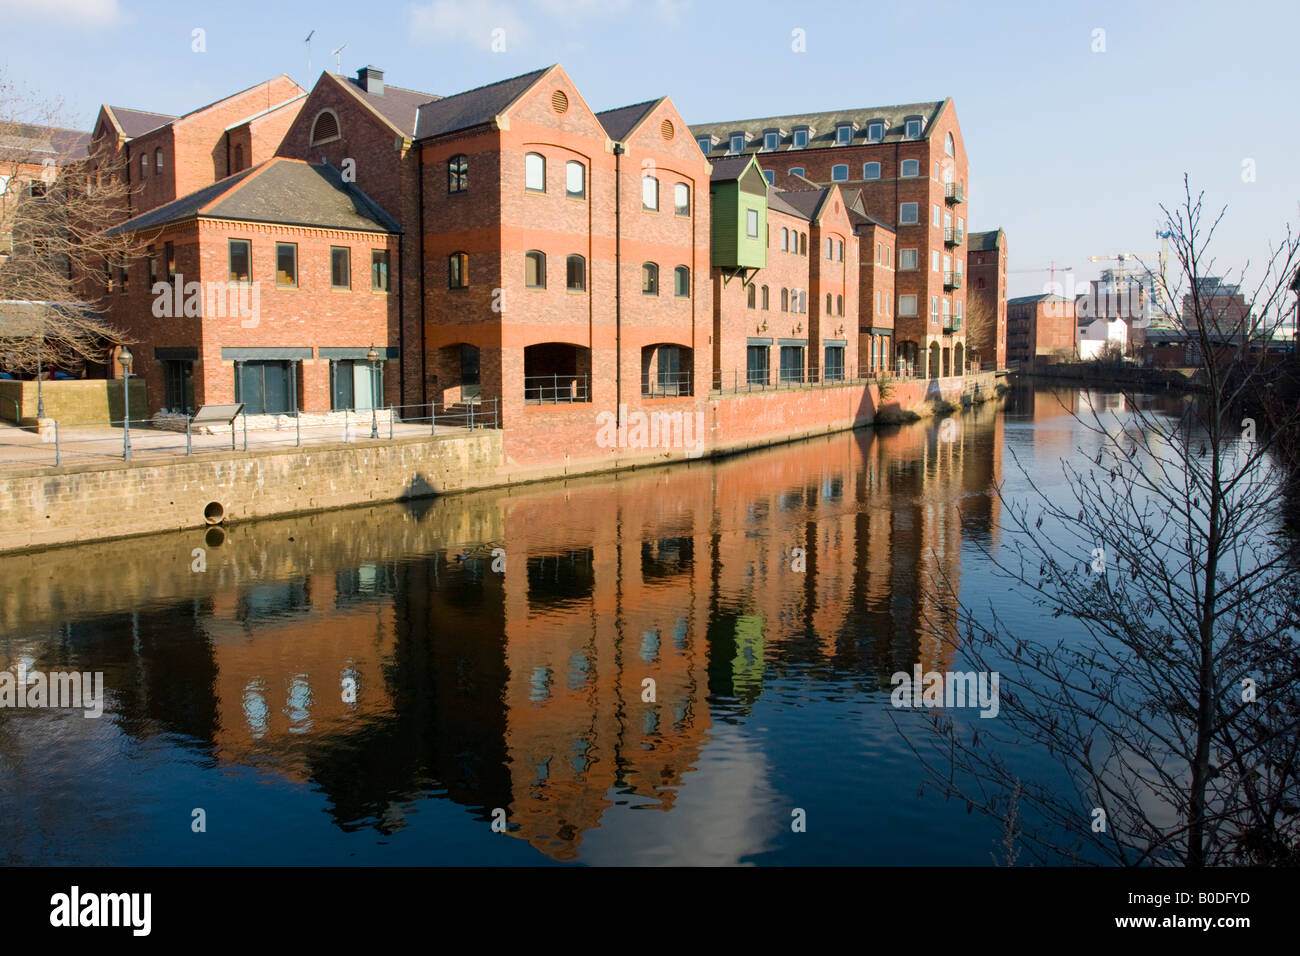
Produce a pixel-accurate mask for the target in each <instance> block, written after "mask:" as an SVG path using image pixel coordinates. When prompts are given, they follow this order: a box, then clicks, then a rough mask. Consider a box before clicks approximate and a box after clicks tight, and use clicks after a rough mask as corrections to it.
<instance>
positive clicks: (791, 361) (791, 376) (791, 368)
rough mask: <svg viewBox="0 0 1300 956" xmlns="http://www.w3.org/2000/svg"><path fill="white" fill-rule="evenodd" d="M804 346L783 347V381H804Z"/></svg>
mask: <svg viewBox="0 0 1300 956" xmlns="http://www.w3.org/2000/svg"><path fill="white" fill-rule="evenodd" d="M803 352H804V349H803V346H801V345H783V346H781V381H783V382H802V381H803Z"/></svg>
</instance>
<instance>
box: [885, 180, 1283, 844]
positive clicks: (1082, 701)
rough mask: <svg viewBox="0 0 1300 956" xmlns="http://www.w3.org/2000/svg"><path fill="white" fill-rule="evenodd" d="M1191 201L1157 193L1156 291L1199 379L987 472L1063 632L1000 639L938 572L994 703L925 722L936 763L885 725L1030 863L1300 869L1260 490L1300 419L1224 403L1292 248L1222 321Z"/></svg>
mask: <svg viewBox="0 0 1300 956" xmlns="http://www.w3.org/2000/svg"><path fill="white" fill-rule="evenodd" d="M1202 200H1203V197H1202V196H1200V195H1193V193H1192V191H1191V188H1190V186H1188V185H1187V184H1186V182H1185V198H1184V201H1183V202H1182V204H1181V205H1180V206H1179V207H1177V208H1176V209H1174V210H1172V211H1170V210H1168V209H1164V208H1163V207H1162V211H1163V212H1164V214H1165V217H1166V219H1167V228H1168V229H1169V231H1170V232H1171V233H1172V239H1171V244H1172V247H1173V251H1174V258H1175V265H1176V266H1177V273H1178V276H1177V277H1176V278H1175V280H1174V284H1173V285H1166V288H1165V289H1164V291H1165V292H1166V293H1167V298H1168V301H1171V302H1180V301H1181V302H1185V304H1186V307H1185V308H1184V309H1183V312H1184V315H1183V316H1182V318H1181V321H1182V324H1183V327H1184V328H1186V329H1187V330H1188V333H1189V334H1190V335H1193V336H1194V338H1195V341H1197V342H1198V343H1199V345H1200V349H1201V355H1202V356H1203V362H1202V367H1201V370H1200V371H1201V377H1200V378H1201V383H1200V389H1199V391H1197V392H1196V393H1195V394H1194V395H1191V396H1185V397H1183V398H1181V399H1176V400H1175V403H1174V404H1175V407H1172V408H1171V407H1170V403H1169V402H1165V403H1161V402H1159V401H1156V400H1154V399H1153V398H1152V397H1150V396H1143V395H1139V394H1134V393H1129V394H1126V395H1125V396H1124V401H1125V404H1126V406H1127V408H1128V410H1129V413H1130V417H1128V418H1121V417H1119V416H1117V415H1115V414H1112V413H1111V412H1108V411H1107V410H1105V409H1103V408H1101V407H1098V406H1097V404H1095V403H1093V404H1089V405H1088V406H1087V407H1085V408H1083V409H1080V410H1076V411H1075V415H1076V418H1077V419H1078V421H1079V422H1080V424H1081V426H1082V431H1083V435H1084V436H1085V438H1084V442H1085V444H1086V447H1084V446H1083V445H1081V446H1080V448H1078V449H1077V450H1076V453H1075V455H1074V456H1072V457H1071V458H1070V459H1069V460H1063V461H1062V468H1063V471H1064V474H1065V477H1066V479H1067V487H1066V488H1065V489H1064V490H1062V489H1061V487H1060V486H1059V485H1055V486H1053V484H1052V483H1050V482H1046V481H1035V480H1033V479H1032V477H1030V478H1029V481H1030V487H1031V489H1032V490H1031V493H1030V494H1029V495H1028V497H1027V499H1020V500H1011V499H1009V498H1008V497H1007V496H1006V495H1005V493H1004V490H1003V489H1002V488H999V494H1000V495H1001V496H1002V500H1003V504H1004V509H1003V513H1004V515H1005V518H1004V529H1003V535H1004V538H1003V540H1004V547H1003V549H1002V550H1000V551H999V552H997V553H992V552H990V559H991V560H992V561H993V563H994V564H995V565H996V566H997V567H998V568H999V569H1000V571H1001V572H1002V573H1003V574H1005V575H1007V576H1008V577H1009V578H1010V579H1011V581H1012V582H1014V584H1015V586H1016V587H1017V588H1022V589H1027V590H1028V592H1029V593H1030V594H1031V595H1032V596H1033V598H1034V600H1035V602H1036V603H1037V604H1039V605H1040V606H1041V607H1043V608H1044V609H1045V610H1047V611H1050V613H1051V615H1052V616H1053V617H1054V618H1058V619H1060V618H1064V619H1067V620H1072V621H1074V622H1077V624H1076V625H1075V626H1073V627H1068V628H1066V629H1065V632H1064V633H1061V634H1059V635H1051V634H1050V632H1049V634H1048V635H1047V636H1045V635H1044V634H1043V631H1042V630H1041V629H1040V630H1038V631H1037V632H1036V633H1023V632H1021V633H1015V629H1014V628H1012V627H1010V626H1009V624H1008V622H1007V621H1006V620H1005V619H1004V617H1003V615H1001V614H999V613H998V609H997V608H996V607H995V606H992V605H990V606H989V607H988V608H985V609H977V608H973V607H968V606H963V605H961V604H960V602H958V601H957V598H956V595H955V592H954V591H953V589H952V588H951V587H949V586H948V585H947V583H946V582H939V586H940V588H941V593H942V594H943V595H944V602H945V605H946V606H947V607H949V608H952V607H956V608H957V609H958V615H959V620H960V623H961V626H960V628H959V630H958V636H957V637H955V638H954V637H950V638H948V639H949V640H951V641H953V642H954V643H956V644H959V646H958V647H956V648H955V651H956V652H957V653H960V654H962V655H964V657H965V658H966V659H967V660H968V661H969V662H971V664H972V665H973V666H974V667H975V668H977V669H980V670H986V671H998V672H999V674H1000V680H1001V688H1002V692H1001V707H1000V710H999V715H998V718H997V719H996V720H990V721H983V720H976V721H975V723H976V724H979V725H981V726H979V728H978V731H977V732H975V733H973V734H972V733H971V731H970V729H969V728H967V729H965V730H962V729H961V727H960V726H959V724H958V721H956V720H954V719H953V718H952V717H951V716H944V715H940V716H932V717H931V721H930V724H931V726H932V728H933V729H934V730H935V731H937V733H938V738H937V740H938V741H939V743H940V744H941V745H942V746H941V750H940V751H939V752H941V754H942V756H936V750H935V748H934V747H933V746H928V745H925V744H923V743H922V742H921V741H922V738H918V737H913V736H912V735H911V733H910V731H909V730H908V729H907V728H906V727H904V728H903V730H904V734H905V736H907V737H908V739H909V741H910V742H911V743H912V744H913V749H914V750H915V751H916V753H917V754H918V756H919V757H920V758H921V759H922V760H923V762H924V763H925V765H926V766H927V767H928V768H929V770H930V771H931V773H932V774H933V778H934V780H935V781H936V782H938V783H940V784H941V786H942V787H943V788H944V789H945V790H946V791H947V792H949V793H950V794H955V795H959V796H961V797H964V798H965V799H966V800H968V801H969V805H970V807H971V808H973V809H974V808H977V809H979V810H981V811H982V812H984V813H987V814H990V815H991V816H993V817H995V818H997V819H999V820H1001V821H1002V823H1003V825H1004V828H1006V829H1007V832H1011V828H1012V827H1015V830H1016V833H1017V840H1018V842H1019V844H1020V845H1022V846H1023V847H1024V849H1025V850H1026V852H1027V854H1028V855H1029V856H1030V857H1031V858H1033V859H1036V860H1039V861H1057V862H1059V861H1061V860H1073V861H1083V860H1087V861H1093V862H1096V861H1101V860H1110V861H1111V862H1115V863H1120V864H1126V865H1133V864H1167V865H1186V866H1204V865H1215V864H1224V863H1279V862H1290V863H1295V862H1298V861H1300V776H1298V774H1300V763H1298V761H1297V756H1298V752H1300V689H1298V688H1300V685H1298V683H1297V680H1298V678H1300V643H1298V642H1297V634H1298V631H1300V619H1298V616H1297V608H1298V606H1300V603H1298V601H1300V584H1298V582H1300V573H1297V561H1296V557H1295V548H1294V543H1293V542H1291V541H1288V540H1287V539H1286V538H1285V536H1284V535H1283V534H1282V531H1281V523H1280V520H1279V514H1278V508H1277V506H1276V498H1277V492H1278V489H1279V488H1280V487H1281V486H1282V485H1283V484H1284V482H1285V480H1286V476H1287V474H1288V472H1290V471H1293V470H1294V468H1295V466H1296V462H1295V461H1294V460H1292V459H1291V458H1290V456H1289V453H1288V452H1286V447H1287V445H1286V444H1285V439H1286V436H1287V435H1292V436H1293V435H1294V434H1295V431H1296V429H1297V427H1298V426H1300V411H1298V410H1297V407H1296V404H1295V402H1294V401H1292V402H1291V403H1290V407H1289V408H1284V407H1282V406H1280V405H1278V404H1277V403H1274V405H1273V406H1272V411H1271V413H1270V416H1271V417H1270V418H1269V419H1268V420H1267V421H1258V420H1256V419H1253V418H1250V417H1243V414H1242V409H1243V407H1249V406H1248V403H1249V402H1252V401H1254V400H1255V398H1256V397H1257V395H1258V394H1259V393H1261V392H1267V391H1268V390H1269V385H1270V380H1271V375H1272V371H1271V370H1272V369H1273V368H1275V367H1276V359H1275V358H1270V357H1269V354H1268V345H1269V344H1270V343H1271V342H1272V341H1274V334H1275V332H1276V330H1277V329H1278V327H1279V325H1280V324H1281V323H1282V322H1283V320H1284V317H1285V314H1286V312H1287V311H1288V310H1289V309H1290V302H1289V300H1288V297H1287V284H1288V282H1289V281H1290V280H1291V277H1292V275H1293V274H1294V273H1295V270H1296V267H1297V264H1300V241H1297V238H1296V237H1295V236H1294V235H1293V234H1292V232H1291V230H1290V229H1288V230H1287V233H1286V236H1285V238H1284V239H1283V240H1282V241H1281V242H1280V243H1279V244H1278V245H1277V246H1275V247H1272V248H1271V249H1270V252H1269V255H1268V257H1267V259H1266V261H1265V263H1264V267H1263V276H1262V278H1261V279H1260V280H1259V281H1258V282H1257V283H1256V284H1255V285H1254V287H1253V289H1252V290H1251V291H1250V292H1249V293H1248V294H1247V293H1243V298H1244V300H1245V303H1246V306H1247V308H1246V309H1245V310H1244V313H1243V310H1242V309H1241V308H1240V303H1237V304H1236V305H1234V306H1233V307H1232V308H1228V307H1227V306H1226V305H1225V303H1224V301H1223V298H1222V296H1221V295H1217V294H1215V293H1214V291H1213V289H1214V284H1212V283H1208V282H1205V281H1202V280H1204V279H1206V278H1207V277H1208V276H1209V275H1211V274H1213V271H1214V260H1213V258H1212V257H1211V256H1210V254H1209V247H1210V245H1211V242H1212V240H1213V238H1214V233H1215V230H1216V228H1217V226H1218V224H1219V222H1220V220H1221V219H1222V215H1223V214H1222V212H1220V214H1219V216H1218V217H1215V218H1213V219H1209V218H1208V217H1207V216H1206V214H1205V212H1204V211H1203V208H1202ZM1247 269H1249V266H1247V268H1246V269H1243V270H1242V272H1241V282H1242V287H1243V288H1244V282H1245V274H1246V271H1247ZM1165 281H1166V282H1168V280H1165ZM1027 477H1028V476H1027ZM934 630H935V633H936V634H937V635H939V636H940V637H942V636H943V633H944V631H943V630H942V629H941V628H938V627H936V628H935V629H934ZM949 633H951V632H949ZM932 713H933V712H932ZM985 724H990V725H996V726H994V727H993V729H989V728H987V727H985V726H983V725H985ZM928 743H930V744H933V743H934V739H929V741H928ZM1025 747H1035V748H1041V749H1042V751H1045V752H1046V753H1047V754H1049V755H1051V756H1052V757H1054V758H1055V759H1056V760H1057V761H1059V762H1060V764H1061V765H1062V766H1063V769H1064V770H1065V771H1066V773H1065V775H1064V777H1063V778H1062V782H1060V783H1057V784H1055V785H1053V784H1049V783H1047V782H1045V781H1041V780H1040V781H1037V782H1029V781H1026V780H1024V779H1023V776H1024V774H1023V772H1022V771H1020V770H1019V769H1017V767H1016V766H1015V765H1014V763H1013V761H1012V759H1011V758H1012V757H1014V756H1016V755H1018V754H1021V753H1024V752H1025V751H1024V750H1023V749H1014V748H1025ZM1013 795H1014V799H1012V796H1013ZM1013 814H1014V817H1013V816H1012V815H1013Z"/></svg>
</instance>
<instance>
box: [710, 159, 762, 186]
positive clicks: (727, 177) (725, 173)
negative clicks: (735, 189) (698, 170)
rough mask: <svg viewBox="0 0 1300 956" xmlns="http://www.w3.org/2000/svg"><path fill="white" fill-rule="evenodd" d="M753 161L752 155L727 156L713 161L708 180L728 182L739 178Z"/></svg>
mask: <svg viewBox="0 0 1300 956" xmlns="http://www.w3.org/2000/svg"><path fill="white" fill-rule="evenodd" d="M753 161H754V157H752V156H727V157H725V158H723V159H715V160H714V161H713V171H712V172H711V173H709V180H710V181H711V182H715V183H729V182H732V181H733V180H736V179H739V178H740V177H741V175H742V174H743V173H744V172H745V170H746V169H748V168H749V166H750V164H751V163H752V162H753Z"/></svg>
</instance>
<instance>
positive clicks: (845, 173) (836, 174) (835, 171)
mask: <svg viewBox="0 0 1300 956" xmlns="http://www.w3.org/2000/svg"><path fill="white" fill-rule="evenodd" d="M848 178H849V167H848V164H846V163H836V164H835V165H834V166H832V167H831V181H832V182H837V183H842V182H847V181H848Z"/></svg>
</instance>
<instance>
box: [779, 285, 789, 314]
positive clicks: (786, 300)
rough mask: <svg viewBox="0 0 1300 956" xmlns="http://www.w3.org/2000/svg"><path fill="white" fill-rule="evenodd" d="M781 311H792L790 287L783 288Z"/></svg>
mask: <svg viewBox="0 0 1300 956" xmlns="http://www.w3.org/2000/svg"><path fill="white" fill-rule="evenodd" d="M781 311H782V312H789V311H790V290H789V289H782V290H781Z"/></svg>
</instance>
